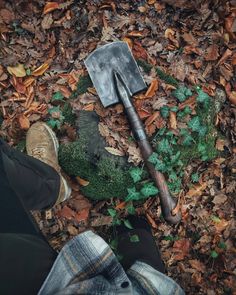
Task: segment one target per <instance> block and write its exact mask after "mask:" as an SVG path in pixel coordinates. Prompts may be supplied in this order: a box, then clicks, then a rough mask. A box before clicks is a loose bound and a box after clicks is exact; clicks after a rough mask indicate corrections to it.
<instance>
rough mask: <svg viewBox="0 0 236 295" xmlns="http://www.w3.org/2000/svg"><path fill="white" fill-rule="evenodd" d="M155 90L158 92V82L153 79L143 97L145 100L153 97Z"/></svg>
mask: <svg viewBox="0 0 236 295" xmlns="http://www.w3.org/2000/svg"><path fill="white" fill-rule="evenodd" d="M157 90H158V80H157V79H155V80H152V82H151V84H150V86H149V87H148V90H147V92H146V93H145V97H146V98H151V97H153V96H154V94H155V93H156V91H157Z"/></svg>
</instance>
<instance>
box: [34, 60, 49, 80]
mask: <svg viewBox="0 0 236 295" xmlns="http://www.w3.org/2000/svg"><path fill="white" fill-rule="evenodd" d="M48 68H49V64H47V63H44V64H42V65H41V66H40V67H38V68H37V69H35V70H34V71H33V72H32V76H35V77H37V76H41V75H43V74H44V73H45V72H46V70H47V69H48Z"/></svg>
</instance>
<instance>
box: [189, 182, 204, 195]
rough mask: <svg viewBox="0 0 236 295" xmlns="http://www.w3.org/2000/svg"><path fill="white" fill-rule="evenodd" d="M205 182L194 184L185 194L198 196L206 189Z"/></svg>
mask: <svg viewBox="0 0 236 295" xmlns="http://www.w3.org/2000/svg"><path fill="white" fill-rule="evenodd" d="M206 187H207V182H203V183H202V184H197V185H194V186H193V187H192V188H191V189H190V190H189V191H188V192H187V193H186V196H188V197H189V198H191V197H199V196H201V194H202V192H203V191H204V190H205V189H206Z"/></svg>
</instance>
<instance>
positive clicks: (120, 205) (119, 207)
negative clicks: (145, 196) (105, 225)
mask: <svg viewBox="0 0 236 295" xmlns="http://www.w3.org/2000/svg"><path fill="white" fill-rule="evenodd" d="M126 205H127V202H120V203H119V204H118V205H116V207H115V209H116V210H122V209H124V208H125V207H126Z"/></svg>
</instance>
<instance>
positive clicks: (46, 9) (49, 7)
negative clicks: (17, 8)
mask: <svg viewBox="0 0 236 295" xmlns="http://www.w3.org/2000/svg"><path fill="white" fill-rule="evenodd" d="M58 8H59V4H58V3H57V2H47V3H46V5H45V6H44V8H43V14H47V13H49V12H51V11H53V10H55V9H58Z"/></svg>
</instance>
